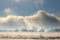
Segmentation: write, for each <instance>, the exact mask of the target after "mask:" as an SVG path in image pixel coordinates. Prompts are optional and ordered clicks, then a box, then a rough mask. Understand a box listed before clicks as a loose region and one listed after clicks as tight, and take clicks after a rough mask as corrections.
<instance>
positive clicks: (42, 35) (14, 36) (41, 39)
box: [0, 32, 60, 40]
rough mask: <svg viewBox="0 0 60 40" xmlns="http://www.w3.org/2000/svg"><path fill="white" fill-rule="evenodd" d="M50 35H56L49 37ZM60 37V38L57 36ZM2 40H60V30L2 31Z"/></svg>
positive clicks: (0, 37)
mask: <svg viewBox="0 0 60 40" xmlns="http://www.w3.org/2000/svg"><path fill="white" fill-rule="evenodd" d="M49 37H52V38H53V37H55V38H56V39H55V38H53V39H49ZM57 37H59V39H58V38H57ZM0 40H60V33H59V32H53V33H51V32H0Z"/></svg>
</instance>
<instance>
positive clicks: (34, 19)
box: [25, 10, 60, 31]
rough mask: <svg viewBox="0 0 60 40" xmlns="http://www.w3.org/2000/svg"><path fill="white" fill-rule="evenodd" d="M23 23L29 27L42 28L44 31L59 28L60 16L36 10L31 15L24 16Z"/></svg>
mask: <svg viewBox="0 0 60 40" xmlns="http://www.w3.org/2000/svg"><path fill="white" fill-rule="evenodd" d="M25 23H26V24H27V25H28V26H29V27H31V28H33V27H35V28H37V29H40V28H42V29H44V30H45V31H48V30H50V29H54V28H60V18H59V17H57V16H55V15H53V14H49V13H47V12H45V11H43V10H42V11H38V12H37V13H36V14H34V15H32V16H29V17H28V16H26V18H25Z"/></svg>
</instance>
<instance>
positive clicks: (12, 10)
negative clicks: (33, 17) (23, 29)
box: [4, 8, 16, 15]
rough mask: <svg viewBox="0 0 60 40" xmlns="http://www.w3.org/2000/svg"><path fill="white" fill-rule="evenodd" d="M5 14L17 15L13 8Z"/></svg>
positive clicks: (5, 10)
mask: <svg viewBox="0 0 60 40" xmlns="http://www.w3.org/2000/svg"><path fill="white" fill-rule="evenodd" d="M4 13H5V14H6V15H16V13H15V12H14V9H11V8H5V9H4Z"/></svg>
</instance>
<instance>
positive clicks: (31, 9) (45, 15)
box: [0, 0, 60, 32]
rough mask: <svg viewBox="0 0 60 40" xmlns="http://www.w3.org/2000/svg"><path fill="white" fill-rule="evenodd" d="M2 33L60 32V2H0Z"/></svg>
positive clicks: (47, 0)
mask: <svg viewBox="0 0 60 40" xmlns="http://www.w3.org/2000/svg"><path fill="white" fill-rule="evenodd" d="M0 31H1V32H2V31H12V32H14V31H15V32H16V31H20V32H24V31H26V32H27V31H32V32H41V31H42V32H60V0H0Z"/></svg>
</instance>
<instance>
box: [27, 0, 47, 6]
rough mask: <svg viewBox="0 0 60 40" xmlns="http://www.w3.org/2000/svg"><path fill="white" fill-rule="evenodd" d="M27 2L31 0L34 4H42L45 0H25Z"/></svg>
mask: <svg viewBox="0 0 60 40" xmlns="http://www.w3.org/2000/svg"><path fill="white" fill-rule="evenodd" d="M27 1H28V2H33V3H34V4H35V5H36V6H38V5H42V4H44V2H45V1H46V0H27Z"/></svg>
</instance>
